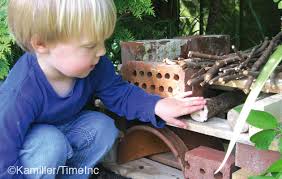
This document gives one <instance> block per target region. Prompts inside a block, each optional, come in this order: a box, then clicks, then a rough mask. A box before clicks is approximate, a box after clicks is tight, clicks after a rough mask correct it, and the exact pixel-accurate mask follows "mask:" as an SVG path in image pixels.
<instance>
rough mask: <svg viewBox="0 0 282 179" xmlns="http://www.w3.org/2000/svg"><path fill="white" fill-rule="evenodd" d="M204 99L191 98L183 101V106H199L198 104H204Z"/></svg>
mask: <svg viewBox="0 0 282 179" xmlns="http://www.w3.org/2000/svg"><path fill="white" fill-rule="evenodd" d="M205 104H206V100H193V101H187V102H185V103H184V107H189V106H199V105H205Z"/></svg>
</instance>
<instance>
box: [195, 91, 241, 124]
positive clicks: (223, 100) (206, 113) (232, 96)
mask: <svg viewBox="0 0 282 179" xmlns="http://www.w3.org/2000/svg"><path fill="white" fill-rule="evenodd" d="M244 100H245V95H244V94H243V93H242V92H241V91H231V92H225V93H222V94H220V95H218V96H215V97H213V98H210V99H208V100H207V104H206V106H205V107H204V110H201V111H197V112H194V113H192V114H191V118H192V119H193V120H195V121H199V122H204V121H207V120H208V119H210V118H211V117H214V116H216V115H217V114H219V113H221V112H224V111H227V110H229V109H231V108H233V107H235V106H237V105H239V104H241V103H242V102H243V101H244Z"/></svg>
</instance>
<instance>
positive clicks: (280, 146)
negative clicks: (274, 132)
mask: <svg viewBox="0 0 282 179" xmlns="http://www.w3.org/2000/svg"><path fill="white" fill-rule="evenodd" d="M279 152H280V154H282V137H280V139H279Z"/></svg>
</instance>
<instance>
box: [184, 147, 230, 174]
mask: <svg viewBox="0 0 282 179" xmlns="http://www.w3.org/2000/svg"><path fill="white" fill-rule="evenodd" d="M224 154H225V153H224V152H223V151H219V150H215V149H212V148H209V147H204V146H200V147H197V148H194V149H192V150H190V151H187V152H186V154H185V161H186V162H188V164H189V165H188V167H186V168H185V177H186V178H189V179H207V178H208V179H213V178H214V179H230V178H231V176H232V173H233V172H234V171H235V157H234V156H230V157H229V159H228V161H227V163H226V164H225V166H224V167H223V169H222V170H221V171H220V172H219V173H217V174H214V172H215V171H216V169H217V168H218V167H219V165H220V163H221V161H222V160H223V158H224Z"/></svg>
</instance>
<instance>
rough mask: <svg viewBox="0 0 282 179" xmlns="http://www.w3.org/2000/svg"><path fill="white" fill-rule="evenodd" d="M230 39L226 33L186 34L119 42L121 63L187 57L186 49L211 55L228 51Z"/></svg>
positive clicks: (223, 53)
mask: <svg viewBox="0 0 282 179" xmlns="http://www.w3.org/2000/svg"><path fill="white" fill-rule="evenodd" d="M229 49H230V39H229V36H227V35H206V36H201V35H198V36H187V37H177V38H175V39H160V40H140V41H130V42H121V59H122V64H124V63H126V62H127V61H131V60H136V61H144V62H162V61H163V59H165V58H169V59H174V58H177V57H179V56H180V57H183V58H187V54H188V51H190V50H191V51H198V52H202V53H207V54H213V55H225V54H228V53H229Z"/></svg>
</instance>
